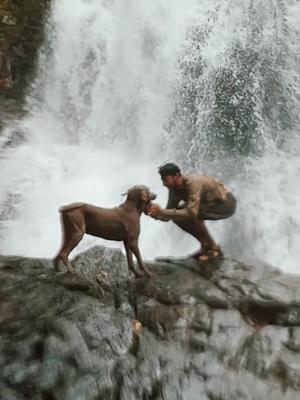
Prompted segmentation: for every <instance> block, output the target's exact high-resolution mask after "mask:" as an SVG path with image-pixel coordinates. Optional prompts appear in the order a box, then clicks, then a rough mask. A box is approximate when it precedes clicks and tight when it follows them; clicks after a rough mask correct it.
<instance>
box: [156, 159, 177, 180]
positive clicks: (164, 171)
mask: <svg viewBox="0 0 300 400" xmlns="http://www.w3.org/2000/svg"><path fill="white" fill-rule="evenodd" d="M158 173H159V174H160V176H161V177H162V178H164V177H165V176H169V175H171V176H174V175H176V174H180V168H179V167H178V165H176V164H174V163H166V164H163V165H161V166H160V167H159V168H158Z"/></svg>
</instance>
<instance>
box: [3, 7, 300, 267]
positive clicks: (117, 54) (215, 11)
mask: <svg viewBox="0 0 300 400" xmlns="http://www.w3.org/2000/svg"><path fill="white" fill-rule="evenodd" d="M233 3H234V4H233ZM297 7H298V5H297V2H295V1H283V0H282V1H279V0H278V1H275V0H273V1H271V0H270V1H268V2H261V1H258V0H256V1H250V0H249V1H239V0H235V1H234V2H232V1H230V2H229V1H228V2H226V1H225V2H224V1H223V0H222V1H219V0H214V1H206V0H191V1H189V2H188V4H186V3H184V2H181V1H174V0H165V1H163V2H162V1H160V0H152V1H151V2H149V1H147V0H140V1H136V0H126V1H118V0H114V1H106V0H102V1H99V0H97V1H96V0H60V1H56V2H55V3H54V6H53V10H52V14H51V17H50V19H49V23H48V25H47V27H46V41H45V44H44V47H43V48H42V49H41V54H40V60H39V66H38V73H37V78H36V80H35V82H34V83H33V85H32V88H31V91H30V94H29V95H28V98H27V109H28V114H27V116H26V118H24V119H22V120H21V121H19V122H17V121H16V122H15V124H13V125H11V126H9V127H7V129H6V130H5V132H4V133H3V134H2V137H1V154H0V156H1V160H0V169H1V189H0V203H1V204H2V214H1V229H0V248H1V252H2V253H6V254H8V253H11V254H24V255H29V256H52V255H53V254H54V253H55V251H56V250H57V247H58V245H59V236H60V233H59V224H58V215H57V208H58V206H59V205H61V204H64V203H67V202H72V201H77V200H80V201H87V202H91V203H95V204H99V205H103V206H112V205H115V204H118V203H120V202H121V201H122V196H121V193H123V192H124V191H126V189H127V188H128V187H130V186H131V185H134V184H137V183H144V184H147V185H149V186H150V187H151V189H153V190H154V191H156V192H157V193H158V195H159V201H160V202H161V203H163V202H164V201H165V200H166V192H165V190H164V189H163V188H162V187H161V183H160V181H159V177H158V175H157V173H156V171H157V166H158V165H159V164H161V163H162V162H163V161H165V160H167V159H171V160H174V159H175V160H177V161H179V162H180V163H182V165H184V166H185V168H186V169H187V170H199V171H202V172H205V173H208V174H213V175H217V176H218V177H219V178H222V179H224V180H225V181H226V183H228V184H229V185H230V186H231V187H232V189H233V190H234V192H235V193H236V195H237V197H238V199H239V208H238V212H237V214H236V216H235V217H234V218H232V219H231V220H228V221H224V222H216V223H213V224H211V225H210V227H211V229H212V230H213V233H214V234H215V235H216V236H217V238H218V239H219V240H220V241H221V242H222V243H223V244H224V247H225V250H226V251H227V252H230V253H231V254H233V255H236V256H238V257H241V256H247V255H253V254H254V255H255V256H256V257H259V258H262V259H264V260H266V261H270V262H271V263H274V264H276V265H279V266H282V267H283V268H286V269H288V270H290V271H295V270H296V269H297V260H298V259H299V256H300V253H299V251H300V250H299V246H298V244H297V243H299V239H300V208H299V205H298V201H297V197H298V196H297V194H298V191H299V190H298V188H297V185H296V182H297V180H298V181H299V175H300V164H299V161H298V159H297V155H298V154H299V147H297V146H299V139H297V135H296V131H297V129H296V128H297V127H299V119H297V105H298V102H299V94H300V91H299V80H298V77H299V68H298V67H297V65H298V64H299V63H298V64H297V57H298V60H299V54H300V53H299V45H298V43H299V40H298V39H299V37H298V35H299V31H298V30H297V29H298V28H299V24H298V22H299V21H298V20H297V18H296V17H295V15H296V13H295V11H297ZM272 10H273V11H274V10H275V11H276V13H274V12H273V11H272ZM286 32H288V43H287V44H286V43H285V41H284V38H285V37H286V36H284V35H285V34H286ZM267 50H268V51H267ZM274 61H275V63H276V62H277V64H275V66H274V65H271V62H274ZM270 77H271V78H270ZM274 93H275V94H274ZM298 137H299V136H298ZM170 225H171V224H165V223H161V222H155V221H152V220H150V218H146V217H143V220H142V235H141V249H142V253H143V254H144V256H146V257H153V256H155V255H158V254H160V255H163V254H170V253H172V254H174V255H179V254H182V253H183V254H184V253H187V252H189V251H191V250H192V248H193V247H194V246H195V242H194V241H193V240H192V239H191V238H189V237H188V236H187V235H183V236H182V234H181V232H179V231H177V230H176V228H175V227H171V226H170ZM94 243H99V239H94V238H85V239H84V241H83V242H82V244H81V245H80V246H79V247H78V251H80V250H82V249H83V248H85V247H87V246H89V245H90V244H94ZM106 244H107V242H106ZM113 245H115V244H113Z"/></svg>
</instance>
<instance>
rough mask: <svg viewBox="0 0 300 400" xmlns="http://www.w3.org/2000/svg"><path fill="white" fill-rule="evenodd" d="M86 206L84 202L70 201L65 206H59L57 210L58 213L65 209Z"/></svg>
mask: <svg viewBox="0 0 300 400" xmlns="http://www.w3.org/2000/svg"><path fill="white" fill-rule="evenodd" d="M84 206H86V203H71V204H68V205H66V206H61V207H59V209H58V211H59V212H60V213H63V212H66V211H72V210H75V209H76V208H80V207H84Z"/></svg>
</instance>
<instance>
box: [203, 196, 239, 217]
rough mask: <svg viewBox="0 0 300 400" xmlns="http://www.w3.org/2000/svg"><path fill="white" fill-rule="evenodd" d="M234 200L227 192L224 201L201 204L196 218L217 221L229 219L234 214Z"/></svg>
mask: <svg viewBox="0 0 300 400" xmlns="http://www.w3.org/2000/svg"><path fill="white" fill-rule="evenodd" d="M236 203H237V201H236V198H235V197H234V195H233V194H232V193H231V192H229V193H227V194H226V198H225V199H224V200H219V199H218V200H214V201H208V202H201V204H200V210H199V214H198V218H200V219H203V220H211V221H214V220H218V219H225V218H229V217H231V216H232V215H233V214H234V213H235V209H236Z"/></svg>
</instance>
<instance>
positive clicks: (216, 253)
mask: <svg viewBox="0 0 300 400" xmlns="http://www.w3.org/2000/svg"><path fill="white" fill-rule="evenodd" d="M223 257H224V254H223V252H222V250H221V248H220V247H219V246H216V247H214V248H212V249H207V248H205V249H203V250H202V251H201V253H200V255H199V257H198V260H199V261H201V262H208V261H213V260H217V259H222V258H223Z"/></svg>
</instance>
